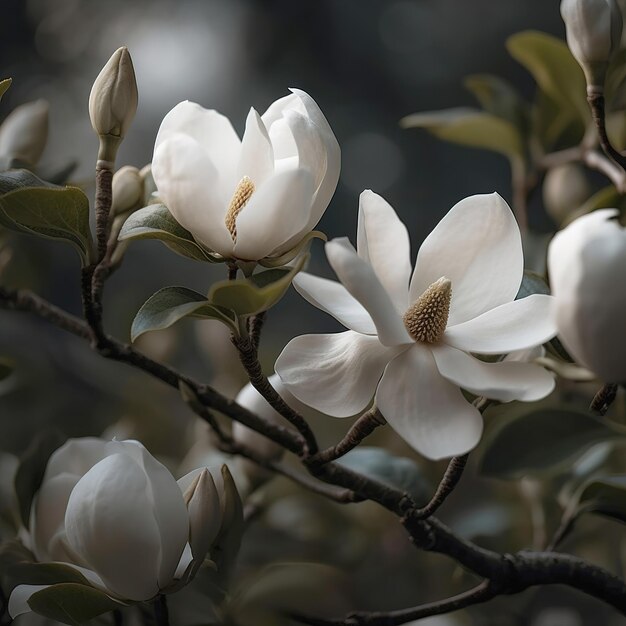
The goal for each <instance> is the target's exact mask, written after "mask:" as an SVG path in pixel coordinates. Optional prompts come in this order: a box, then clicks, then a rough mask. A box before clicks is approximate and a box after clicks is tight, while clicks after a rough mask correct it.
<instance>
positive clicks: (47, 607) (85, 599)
mask: <svg viewBox="0 0 626 626" xmlns="http://www.w3.org/2000/svg"><path fill="white" fill-rule="evenodd" d="M28 606H30V608H31V609H32V610H33V611H35V613H38V614H39V615H43V616H44V617H47V618H49V619H53V620H56V621H57V622H61V623H62V624H70V625H71V626H78V625H79V624H84V623H85V622H87V621H89V620H90V619H93V618H94V617H97V616H98V615H102V614H103V613H108V612H109V611H113V610H114V609H119V608H121V606H123V605H122V604H121V603H119V602H116V601H115V600H113V599H112V598H110V597H109V596H107V595H106V594H105V593H104V592H102V591H98V590H97V589H94V588H93V587H89V586H87V585H81V584H78V583H61V584H58V585H52V586H50V587H47V588H46V589H42V590H41V591H37V592H36V593H34V594H33V595H32V596H31V597H30V599H29V600H28Z"/></svg>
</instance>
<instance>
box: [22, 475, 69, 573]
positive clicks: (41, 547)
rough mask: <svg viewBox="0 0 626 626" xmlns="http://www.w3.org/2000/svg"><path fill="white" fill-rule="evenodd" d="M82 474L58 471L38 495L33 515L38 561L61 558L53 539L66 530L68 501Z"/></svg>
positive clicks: (32, 511) (31, 530)
mask: <svg viewBox="0 0 626 626" xmlns="http://www.w3.org/2000/svg"><path fill="white" fill-rule="evenodd" d="M79 478H80V476H77V475H76V474H69V473H63V474H56V476H54V477H53V478H50V479H49V480H46V481H44V482H43V483H42V485H41V489H40V490H39V492H38V493H37V495H36V497H35V500H34V502H33V506H32V508H31V515H30V532H31V536H32V538H33V548H34V552H35V556H36V557H37V560H38V561H56V560H58V555H53V554H52V550H53V546H52V539H53V537H54V536H55V535H57V534H58V533H59V532H60V531H63V528H64V526H65V509H66V508H67V502H68V500H69V498H70V494H71V493H72V489H74V487H75V486H76V483H77V482H78V480H79Z"/></svg>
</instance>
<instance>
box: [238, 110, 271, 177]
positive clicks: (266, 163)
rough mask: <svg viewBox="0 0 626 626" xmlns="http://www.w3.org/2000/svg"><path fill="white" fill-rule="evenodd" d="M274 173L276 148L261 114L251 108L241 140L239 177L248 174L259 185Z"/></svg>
mask: <svg viewBox="0 0 626 626" xmlns="http://www.w3.org/2000/svg"><path fill="white" fill-rule="evenodd" d="M273 173H274V150H273V148H272V143H271V141H270V138H269V135H268V134H267V129H266V128H265V125H264V124H263V121H262V120H261V118H260V116H259V114H258V113H257V112H256V111H255V110H254V109H250V113H248V119H247V120H246V131H245V133H244V135H243V139H242V140H241V153H240V156H239V165H238V168H237V178H238V179H239V180H241V179H242V178H243V177H244V176H248V177H249V178H250V179H251V180H252V182H253V183H254V184H255V185H256V186H257V187H258V186H260V185H261V184H262V183H263V182H264V181H265V180H266V179H267V178H269V177H270V176H271V175H272V174H273Z"/></svg>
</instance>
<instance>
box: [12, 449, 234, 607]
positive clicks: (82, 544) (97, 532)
mask: <svg viewBox="0 0 626 626" xmlns="http://www.w3.org/2000/svg"><path fill="white" fill-rule="evenodd" d="M217 482H218V483H219V484H220V485H222V489H223V484H224V483H223V482H222V480H221V476H220V477H219V479H218V481H217ZM222 499H223V496H222V495H221V494H220V490H219V488H216V484H215V482H214V481H213V478H212V476H211V474H210V473H209V471H208V470H207V469H206V468H199V469H196V470H194V471H193V472H190V473H189V474H188V475H187V476H184V477H183V478H181V479H180V480H179V481H178V483H177V482H176V480H175V479H174V477H173V476H172V474H171V473H170V472H169V470H167V469H166V468H165V466H163V465H162V464H161V463H159V462H158V461H157V460H156V459H155V458H154V457H152V456H151V455H150V454H149V453H148V451H147V450H146V449H145V448H144V447H143V446H142V445H141V444H140V443H138V442H136V441H105V440H103V439H96V438H83V439H71V440H69V441H68V442H67V443H65V444H64V445H63V446H62V447H61V448H59V449H58V450H57V451H56V452H54V454H53V455H52V456H51V457H50V460H49V462H48V465H47V467H46V471H45V475H44V478H43V482H42V485H41V488H40V489H39V491H38V493H37V495H36V497H35V499H34V501H33V505H32V509H31V518H30V524H29V528H28V531H27V533H26V539H27V543H28V544H29V546H28V547H30V548H31V549H32V551H33V552H34V554H35V557H36V559H37V560H38V561H41V562H51V561H52V562H55V561H56V562H63V563H67V564H70V565H71V566H73V567H74V568H76V569H78V570H79V571H80V572H81V573H82V574H83V575H84V576H85V577H86V578H87V579H88V580H89V582H90V583H91V584H92V585H93V586H94V587H96V588H98V589H100V590H101V591H104V592H105V593H107V594H108V595H109V596H111V597H112V598H115V599H120V600H134V601H143V600H149V599H150V598H153V597H154V596H155V595H157V594H158V593H160V592H162V591H167V590H168V588H171V586H172V585H173V584H174V583H175V582H176V581H179V580H180V579H183V580H186V578H187V577H188V576H189V574H190V573H191V572H195V570H197V568H198V567H199V566H200V564H201V563H202V561H203V560H204V558H205V556H206V555H207V551H208V550H209V549H210V548H211V544H212V542H213V541H214V539H215V538H216V536H217V534H218V532H220V529H221V528H222V525H223V523H226V520H224V518H223V514H222V504H221V500H222ZM46 586H47V585H19V586H17V587H16V588H15V589H14V590H13V592H12V594H11V598H10V602H9V611H10V613H11V615H12V617H16V616H17V615H19V614H21V613H24V612H27V611H29V610H30V608H29V606H28V598H29V597H30V596H31V595H32V594H33V593H35V592H37V591H39V590H41V589H43V588H45V587H46Z"/></svg>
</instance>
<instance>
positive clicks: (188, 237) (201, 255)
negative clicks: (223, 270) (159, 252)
mask: <svg viewBox="0 0 626 626" xmlns="http://www.w3.org/2000/svg"><path fill="white" fill-rule="evenodd" d="M118 239H119V240H120V241H132V240H136V239H159V240H160V241H162V242H163V243H164V244H165V245H166V246H167V247H168V248H170V249H171V250H173V251H174V252H177V253H178V254H180V255H182V256H186V257H188V258H191V259H195V260H196V261H208V262H209V263H216V262H219V261H222V260H223V259H222V258H221V257H219V256H217V255H215V254H214V253H211V252H210V251H208V250H206V249H205V248H203V247H202V246H201V245H200V244H199V243H198V242H197V241H196V240H195V239H194V238H193V235H192V234H191V233H190V232H189V231H188V230H186V229H184V228H183V227H182V226H181V225H180V224H179V223H178V222H177V221H176V220H175V219H174V217H173V216H172V214H171V213H170V212H169V209H168V208H167V207H166V206H165V205H163V204H152V205H150V206H147V207H144V208H143V209H139V210H138V211H135V212H134V213H133V214H132V215H130V217H129V218H128V219H127V220H126V222H124V226H123V227H122V230H121V232H120V235H119V237H118Z"/></svg>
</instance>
